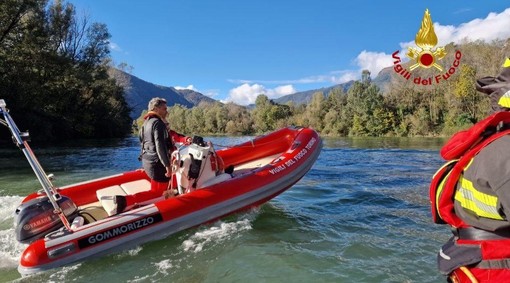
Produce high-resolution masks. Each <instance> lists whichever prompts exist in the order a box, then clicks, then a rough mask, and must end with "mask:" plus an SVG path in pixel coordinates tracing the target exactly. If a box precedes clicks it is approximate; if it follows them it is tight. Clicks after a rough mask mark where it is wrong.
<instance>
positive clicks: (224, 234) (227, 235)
mask: <svg viewBox="0 0 510 283" xmlns="http://www.w3.org/2000/svg"><path fill="white" fill-rule="evenodd" d="M257 213H258V209H254V210H252V211H250V212H249V213H248V214H243V215H241V216H240V218H239V219H238V220H237V221H235V222H223V221H218V222H215V223H214V224H213V225H211V226H207V227H205V228H202V229H199V231H197V232H196V233H195V234H194V235H192V236H191V237H190V238H189V239H188V240H185V241H184V242H183V243H182V247H183V249H184V251H185V252H194V253H198V252H201V251H202V250H203V249H204V247H205V246H208V245H213V244H215V243H221V242H224V241H226V240H230V239H232V238H233V237H236V236H237V233H238V232H241V231H246V230H251V229H252V225H251V223H252V221H253V220H254V219H255V217H256V215H257Z"/></svg>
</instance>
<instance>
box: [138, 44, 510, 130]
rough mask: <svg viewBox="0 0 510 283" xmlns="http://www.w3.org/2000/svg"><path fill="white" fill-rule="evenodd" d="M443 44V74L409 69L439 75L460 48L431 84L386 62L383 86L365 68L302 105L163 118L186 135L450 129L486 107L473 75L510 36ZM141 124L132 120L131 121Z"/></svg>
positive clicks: (493, 68)
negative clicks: (346, 84)
mask: <svg viewBox="0 0 510 283" xmlns="http://www.w3.org/2000/svg"><path fill="white" fill-rule="evenodd" d="M446 51H447V53H448V54H452V56H449V57H448V56H447V57H446V58H445V59H444V60H443V61H442V62H441V64H442V65H443V66H445V71H443V72H442V73H439V74H438V73H437V72H435V71H434V70H431V69H429V70H416V72H413V75H414V76H421V77H422V78H427V77H434V76H436V75H441V74H444V73H445V72H447V71H448V68H450V66H452V65H453V61H454V60H455V56H453V55H454V54H456V52H457V51H459V52H460V53H461V54H462V57H461V60H460V65H459V66H458V67H457V68H456V69H455V71H454V73H453V74H452V75H451V76H450V77H448V78H447V79H443V80H441V81H440V82H439V83H435V84H432V85H425V86H424V85H416V84H414V83H413V81H412V80H406V79H405V78H403V77H402V76H401V75H399V74H398V73H396V72H395V71H394V70H393V68H388V69H385V70H383V71H382V72H381V75H382V76H385V79H384V81H383V82H382V81H381V80H380V79H379V80H378V84H382V85H384V88H385V89H387V90H386V91H385V92H383V91H381V90H380V89H379V87H377V86H376V85H375V84H374V83H373V82H372V80H371V79H370V76H369V75H370V74H369V73H368V72H364V74H363V76H362V77H363V79H362V80H361V81H358V82H355V83H354V84H353V85H352V87H351V88H350V89H349V90H348V91H347V92H346V93H345V92H344V91H343V90H342V89H338V88H336V89H333V90H332V91H330V92H329V93H323V92H316V93H315V94H314V96H313V98H312V100H311V101H310V103H309V104H306V105H298V106H295V105H293V104H292V103H289V104H278V103H275V102H273V101H270V100H269V99H268V98H267V96H265V95H260V96H259V97H258V98H257V100H256V106H255V108H254V109H253V110H250V111H249V110H247V109H245V108H244V107H240V106H237V105H234V104H226V105H222V104H220V103H216V104H202V105H200V106H199V107H194V108H191V109H187V108H184V107H182V106H179V105H177V106H174V107H171V109H170V115H169V121H170V123H171V125H172V127H173V128H174V129H176V130H177V131H181V132H183V133H187V134H192V133H195V134H229V135H230V134H258V133H263V132H266V131H269V130H274V129H277V128H280V127H284V126H286V125H301V126H311V127H313V128H315V129H316V130H318V131H319V132H320V133H321V134H322V135H330V136H449V135H451V134H453V133H454V132H456V131H458V130H460V129H465V128H467V127H469V126H470V125H472V124H473V123H475V122H476V121H479V120H480V119H482V118H484V117H485V116H487V114H488V113H489V100H488V98H487V97H486V95H484V94H481V93H479V92H477V91H476V89H475V81H476V79H477V78H481V77H484V76H496V75H497V74H498V73H499V71H500V70H501V65H502V64H503V62H504V59H505V57H506V56H508V55H509V54H510V41H506V42H505V41H496V42H492V43H485V42H466V43H463V44H461V45H458V46H455V45H453V44H449V45H447V46H446ZM411 63H412V62H411ZM411 63H406V64H403V66H404V67H408V66H409V65H410V64H411ZM381 82H382V83H381ZM141 123H142V120H141V119H138V121H137V125H138V126H140V125H141ZM135 130H136V129H135Z"/></svg>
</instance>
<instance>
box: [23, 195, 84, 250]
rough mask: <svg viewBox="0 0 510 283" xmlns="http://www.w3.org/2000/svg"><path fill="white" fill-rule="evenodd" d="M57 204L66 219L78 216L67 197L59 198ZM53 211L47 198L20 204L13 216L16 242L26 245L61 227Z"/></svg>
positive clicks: (74, 206)
mask: <svg viewBox="0 0 510 283" xmlns="http://www.w3.org/2000/svg"><path fill="white" fill-rule="evenodd" d="M57 202H58V205H59V206H60V207H61V208H62V211H63V212H64V214H65V215H66V216H67V218H68V219H71V220H72V218H74V217H75V216H76V215H77V214H78V208H77V207H76V205H75V204H74V202H73V201H72V200H71V199H69V198H68V197H65V196H61V197H60V199H58V201H57ZM54 210H55V209H54V208H53V206H52V205H51V203H50V201H49V199H48V197H47V196H44V197H39V198H35V199H32V200H29V201H27V202H24V203H22V204H21V205H20V206H19V207H18V208H17V209H16V212H15V215H14V230H15V232H16V240H18V241H19V242H21V243H24V244H28V243H31V242H33V241H35V240H37V239H39V238H42V237H44V235H46V234H48V233H49V232H51V231H54V230H57V229H59V228H61V227H63V226H64V224H63V223H62V221H61V220H60V219H59V217H58V215H57V214H56V213H55V211H54Z"/></svg>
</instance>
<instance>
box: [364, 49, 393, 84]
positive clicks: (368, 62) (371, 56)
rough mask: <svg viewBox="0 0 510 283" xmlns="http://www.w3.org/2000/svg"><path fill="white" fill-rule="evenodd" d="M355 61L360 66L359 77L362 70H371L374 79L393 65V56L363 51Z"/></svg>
mask: <svg viewBox="0 0 510 283" xmlns="http://www.w3.org/2000/svg"><path fill="white" fill-rule="evenodd" d="M355 61H356V64H357V65H358V66H359V71H358V72H357V76H359V75H360V74H361V71H362V70H369V71H370V74H371V75H372V77H375V76H377V74H378V73H379V71H381V70H382V69H383V68H386V67H388V66H391V65H392V64H393V58H392V57H391V55H388V54H386V53H384V52H371V51H366V50H363V51H361V53H360V54H359V55H358V57H356V60H355Z"/></svg>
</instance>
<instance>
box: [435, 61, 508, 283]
mask: <svg viewBox="0 0 510 283" xmlns="http://www.w3.org/2000/svg"><path fill="white" fill-rule="evenodd" d="M476 89H477V90H478V91H481V92H483V93H485V94H487V95H489V98H490V100H491V107H492V110H493V114H492V115H490V116H489V117H487V118H486V119H484V120H482V121H480V122H478V123H476V124H475V125H474V126H473V127H471V128H470V129H468V130H466V131H461V132H458V133H456V134H455V135H454V136H453V137H452V138H451V139H450V140H449V141H448V142H447V143H446V144H445V146H444V147H443V148H442V149H441V156H442V157H443V158H444V159H446V160H447V161H448V162H447V163H446V164H445V165H444V166H443V167H441V168H440V169H439V170H438V171H437V172H436V174H435V175H434V177H433V179H432V183H431V186H430V199H431V204H432V207H431V208H432V218H433V220H434V222H435V223H438V224H448V225H449V226H450V227H451V228H452V232H453V236H452V238H450V240H449V241H448V242H447V243H446V244H444V245H443V247H442V248H441V249H440V251H439V254H438V268H439V270H440V272H441V273H442V274H444V275H446V276H447V277H448V281H449V282H510V111H509V110H510V58H507V59H506V61H505V63H504V65H503V69H502V71H501V73H500V74H499V75H498V76H497V77H485V78H482V79H479V80H477V82H476Z"/></svg>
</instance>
